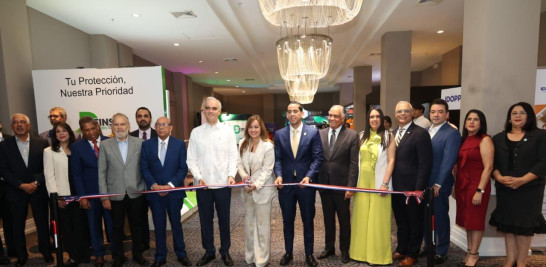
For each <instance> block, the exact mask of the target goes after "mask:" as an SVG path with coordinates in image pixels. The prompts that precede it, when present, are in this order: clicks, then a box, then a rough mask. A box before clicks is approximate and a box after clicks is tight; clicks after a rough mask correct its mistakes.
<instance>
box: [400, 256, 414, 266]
mask: <svg viewBox="0 0 546 267" xmlns="http://www.w3.org/2000/svg"><path fill="white" fill-rule="evenodd" d="M416 262H417V259H416V258H412V257H406V258H405V259H404V260H403V261H401V262H400V263H399V266H412V265H414V264H415V263H416Z"/></svg>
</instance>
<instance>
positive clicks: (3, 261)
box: [0, 256, 9, 265]
mask: <svg viewBox="0 0 546 267" xmlns="http://www.w3.org/2000/svg"><path fill="white" fill-rule="evenodd" d="M8 264H9V259H8V257H5V256H1V257H0V265H8Z"/></svg>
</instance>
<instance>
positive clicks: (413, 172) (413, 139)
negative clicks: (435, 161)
mask: <svg viewBox="0 0 546 267" xmlns="http://www.w3.org/2000/svg"><path fill="white" fill-rule="evenodd" d="M397 131H398V128H396V129H395V130H394V131H393V134H394V135H395V137H396V132H397ZM431 168H432V144H431V141H430V135H429V134H428V132H427V131H426V130H425V129H423V128H421V127H420V126H417V125H415V124H414V123H411V125H410V126H409V128H408V129H407V130H406V133H405V134H404V136H403V137H402V139H401V140H400V144H399V145H398V147H397V148H396V158H395V161H394V170H393V172H392V187H393V189H394V190H396V191H415V190H425V187H426V186H427V182H428V179H429V177H430V172H431Z"/></svg>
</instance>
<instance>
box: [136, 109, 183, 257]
mask: <svg viewBox="0 0 546 267" xmlns="http://www.w3.org/2000/svg"><path fill="white" fill-rule="evenodd" d="M155 128H156V131H157V137H153V138H151V139H149V140H148V141H145V142H144V143H142V150H141V154H140V172H141V173H142V176H143V177H144V180H145V181H146V187H147V188H149V189H152V190H163V189H170V188H174V187H179V186H182V185H183V183H184V178H186V174H187V173H188V166H187V165H186V145H185V144H184V142H183V141H182V140H180V139H176V138H174V137H172V136H170V134H171V131H172V128H173V126H172V125H171V120H169V119H168V118H165V117H160V118H158V119H157V121H156V123H155ZM185 197H186V193H185V192H184V191H174V192H166V193H157V194H146V199H148V201H149V203H150V208H151V209H152V215H153V216H152V217H153V220H154V226H155V242H156V251H155V260H154V263H153V264H152V267H159V266H161V265H164V264H165V263H166V259H167V236H166V226H167V221H166V218H167V214H168V215H169V221H170V223H171V227H172V232H173V244H174V252H175V254H176V257H177V258H178V261H179V262H180V263H181V264H182V265H184V266H190V265H191V262H190V261H189V259H188V256H187V254H186V245H185V244H184V233H183V232H182V224H181V223H180V210H181V209H182V203H183V201H184V198H185Z"/></svg>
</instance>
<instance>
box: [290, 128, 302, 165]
mask: <svg viewBox="0 0 546 267" xmlns="http://www.w3.org/2000/svg"><path fill="white" fill-rule="evenodd" d="M293 131H294V135H292V154H294V158H296V155H298V145H299V144H300V137H299V135H298V129H294V130H293Z"/></svg>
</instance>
